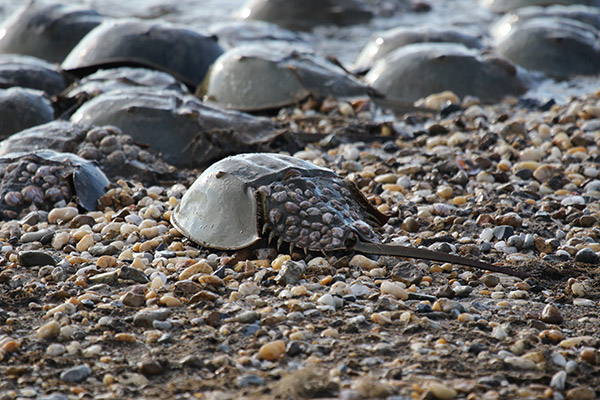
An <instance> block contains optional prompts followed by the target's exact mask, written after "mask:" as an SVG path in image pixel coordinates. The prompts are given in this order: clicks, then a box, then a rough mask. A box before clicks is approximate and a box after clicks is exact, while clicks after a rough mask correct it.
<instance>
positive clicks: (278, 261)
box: [271, 254, 292, 271]
mask: <svg viewBox="0 0 600 400" xmlns="http://www.w3.org/2000/svg"><path fill="white" fill-rule="evenodd" d="M291 259H292V257H290V256H289V255H287V254H282V255H279V256H277V257H276V258H275V259H274V260H273V261H272V262H271V268H273V269H274V270H275V271H279V270H280V269H281V266H282V265H283V263H284V262H285V261H287V260H291Z"/></svg>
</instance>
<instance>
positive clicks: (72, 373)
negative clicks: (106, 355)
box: [60, 364, 92, 382]
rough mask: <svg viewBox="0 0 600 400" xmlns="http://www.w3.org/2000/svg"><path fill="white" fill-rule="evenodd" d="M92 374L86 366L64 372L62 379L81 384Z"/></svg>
mask: <svg viewBox="0 0 600 400" xmlns="http://www.w3.org/2000/svg"><path fill="white" fill-rule="evenodd" d="M91 374H92V370H91V369H90V367H88V366H87V365H85V364H82V365H78V366H76V367H73V368H69V369H66V370H64V371H63V372H62V373H61V374H60V379H61V380H63V381H65V382H81V381H83V380H84V379H86V378H87V377H88V376H90V375H91Z"/></svg>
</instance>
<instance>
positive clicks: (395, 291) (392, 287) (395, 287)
mask: <svg viewBox="0 0 600 400" xmlns="http://www.w3.org/2000/svg"><path fill="white" fill-rule="evenodd" d="M380 290H381V293H383V294H391V295H392V296H394V297H396V298H397V299H400V300H406V299H408V292H407V291H406V290H404V288H403V287H402V286H400V285H399V284H397V283H395V282H390V281H384V282H382V283H381V287H380Z"/></svg>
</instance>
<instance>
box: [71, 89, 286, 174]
mask: <svg viewBox="0 0 600 400" xmlns="http://www.w3.org/2000/svg"><path fill="white" fill-rule="evenodd" d="M71 121H72V122H75V123H80V124H82V125H84V126H91V125H97V126H98V125H114V126H117V127H119V128H120V129H121V130H122V131H123V133H125V134H127V135H129V136H131V137H132V138H133V140H134V141H136V142H138V143H146V144H148V145H150V147H151V148H153V149H154V150H156V151H160V152H161V153H162V154H163V159H164V160H165V161H167V162H168V163H170V164H172V165H174V166H178V167H200V166H203V165H207V164H208V163H210V162H213V161H215V160H218V159H221V158H223V157H225V156H227V155H230V154H232V153H237V152H241V151H252V150H253V149H254V148H255V147H256V146H260V145H261V144H264V143H268V142H270V141H271V140H273V139H274V138H275V137H277V136H278V132H276V130H275V126H274V124H273V123H272V122H271V120H270V119H268V118H261V117H255V116H252V115H248V114H244V113H240V112H236V111H227V110H222V109H219V108H215V107H210V106H207V105H206V104H203V103H202V102H201V101H200V100H198V99H197V98H195V97H194V96H191V95H187V96H186V95H181V94H180V93H178V92H175V91H173V90H158V89H152V88H128V89H122V90H114V91H111V92H108V93H104V94H101V95H99V96H97V97H95V98H93V99H92V100H89V101H88V102H86V103H85V104H84V105H83V106H81V107H80V108H79V109H78V110H77V111H76V112H75V113H74V114H73V115H72V116H71Z"/></svg>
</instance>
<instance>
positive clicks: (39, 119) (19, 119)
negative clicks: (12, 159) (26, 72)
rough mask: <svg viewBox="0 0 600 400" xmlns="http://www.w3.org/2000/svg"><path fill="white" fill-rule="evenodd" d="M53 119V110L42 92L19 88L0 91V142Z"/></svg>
mask: <svg viewBox="0 0 600 400" xmlns="http://www.w3.org/2000/svg"><path fill="white" fill-rule="evenodd" d="M53 119H54V109H53V108H52V104H51V103H50V100H49V99H48V98H47V97H46V95H45V94H44V92H41V91H39V90H33V89H25V88H21V87H13V88H10V89H0V121H2V123H1V124H0V140H1V139H5V138H7V137H8V136H10V135H12V134H13V133H16V132H19V131H21V130H23V129H27V128H30V127H32V126H36V125H40V124H44V123H46V122H49V121H52V120H53Z"/></svg>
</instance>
